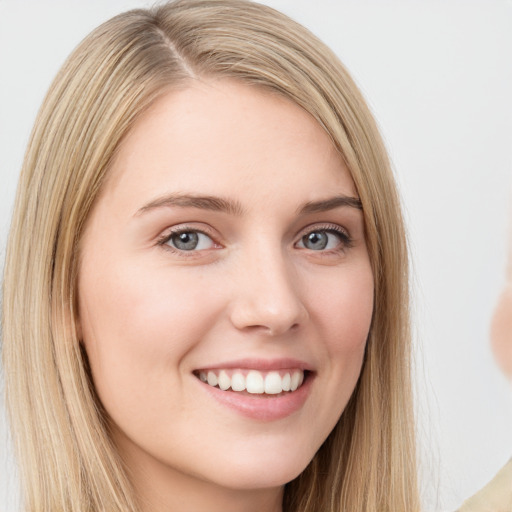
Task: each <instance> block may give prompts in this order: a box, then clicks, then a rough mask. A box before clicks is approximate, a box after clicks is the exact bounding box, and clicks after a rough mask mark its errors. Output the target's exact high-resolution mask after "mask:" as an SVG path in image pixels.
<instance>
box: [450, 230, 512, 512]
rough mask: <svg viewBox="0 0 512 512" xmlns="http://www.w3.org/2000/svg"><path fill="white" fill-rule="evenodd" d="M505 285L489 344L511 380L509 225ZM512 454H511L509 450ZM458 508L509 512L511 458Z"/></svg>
mask: <svg viewBox="0 0 512 512" xmlns="http://www.w3.org/2000/svg"><path fill="white" fill-rule="evenodd" d="M509 240H510V243H509V251H508V263H507V272H506V281H505V286H504V288H503V290H502V292H501V295H500V296H499V298H498V302H497V304H496V307H495V309H494V314H493V317H492V321H491V346H492V350H493V353H494V357H495V359H496V362H497V363H498V366H499V367H500V369H501V370H502V371H503V373H504V374H505V375H506V376H507V378H508V379H509V381H510V382H511V383H512V225H511V233H510V238H509ZM511 455H512V454H511ZM459 512H512V459H510V460H509V461H508V463H507V464H506V465H505V467H504V468H502V469H501V471H500V472H499V473H498V474H497V475H496V476H495V477H494V479H493V480H492V481H491V482H490V483H489V484H487V485H486V486H485V487H484V488H483V489H482V490H481V491H479V492H478V493H476V494H475V495H474V496H473V497H471V498H469V499H468V500H467V501H465V502H464V504H463V505H462V507H461V508H460V509H459Z"/></svg>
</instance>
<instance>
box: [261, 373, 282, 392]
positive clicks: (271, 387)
mask: <svg viewBox="0 0 512 512" xmlns="http://www.w3.org/2000/svg"><path fill="white" fill-rule="evenodd" d="M282 391H283V384H282V380H281V376H280V375H279V373H277V372H270V373H269V374H268V375H267V376H266V377H265V393H267V394H268V395H277V394H278V393H282Z"/></svg>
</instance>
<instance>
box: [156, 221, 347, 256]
mask: <svg viewBox="0 0 512 512" xmlns="http://www.w3.org/2000/svg"><path fill="white" fill-rule="evenodd" d="M315 232H323V233H330V234H335V235H337V236H338V237H339V240H340V243H339V247H336V248H334V249H328V250H321V251H314V250H313V249H311V252H318V253H322V254H324V255H328V254H334V253H340V252H344V251H345V250H347V249H350V248H351V247H352V246H353V239H352V237H351V236H350V235H349V233H348V232H347V231H346V230H345V229H344V228H342V227H341V226H338V225H336V224H325V225H315V226H309V227H307V228H305V229H304V230H302V233H301V234H300V236H299V237H298V240H297V241H296V242H295V243H294V246H295V245H297V244H298V243H299V242H301V241H302V240H304V238H305V237H306V236H308V235H311V234H312V233H315ZM183 233H198V234H202V235H205V236H207V237H208V238H210V239H211V240H212V242H213V244H214V245H216V246H218V247H221V246H220V245H219V244H218V243H217V242H215V240H214V236H213V235H212V234H211V233H209V232H208V231H207V230H202V229H198V228H196V227H192V226H186V225H185V226H180V227H177V228H174V229H171V230H170V231H168V232H167V233H165V235H163V236H161V237H160V238H159V239H158V241H157V245H158V246H161V247H162V248H163V249H165V250H167V251H171V252H173V253H176V254H179V255H181V256H185V257H193V256H197V253H199V252H202V251H201V250H199V251H197V250H190V251H185V250H180V249H177V248H176V247H172V246H171V245H169V244H168V242H169V241H170V240H171V239H172V237H174V236H177V235H180V234H183ZM301 249H302V248H301ZM304 249H305V250H308V249H307V247H304ZM203 250H204V249H203Z"/></svg>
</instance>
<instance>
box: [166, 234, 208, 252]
mask: <svg viewBox="0 0 512 512" xmlns="http://www.w3.org/2000/svg"><path fill="white" fill-rule="evenodd" d="M163 244H165V245H169V246H170V247H172V248H173V249H177V250H178V251H202V250H205V249H211V248H212V247H213V246H214V242H213V240H212V239H211V238H210V237H209V236H208V235H206V234H205V233H201V231H194V230H187V231H178V232H176V233H172V234H171V235H170V236H168V237H167V238H166V240H164V241H163Z"/></svg>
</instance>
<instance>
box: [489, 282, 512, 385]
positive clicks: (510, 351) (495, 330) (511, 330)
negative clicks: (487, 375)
mask: <svg viewBox="0 0 512 512" xmlns="http://www.w3.org/2000/svg"><path fill="white" fill-rule="evenodd" d="M491 345H492V348H493V351H494V355H495V357H496V361H497V362H498V364H499V366H500V368H501V369H502V370H503V371H504V372H505V374H506V375H507V376H508V377H509V378H512V286H508V287H507V288H505V290H504V291H503V293H502V294H501V296H500V298H499V301H498V304H497V306H496V309H495V311H494V316H493V319H492V323H491Z"/></svg>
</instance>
